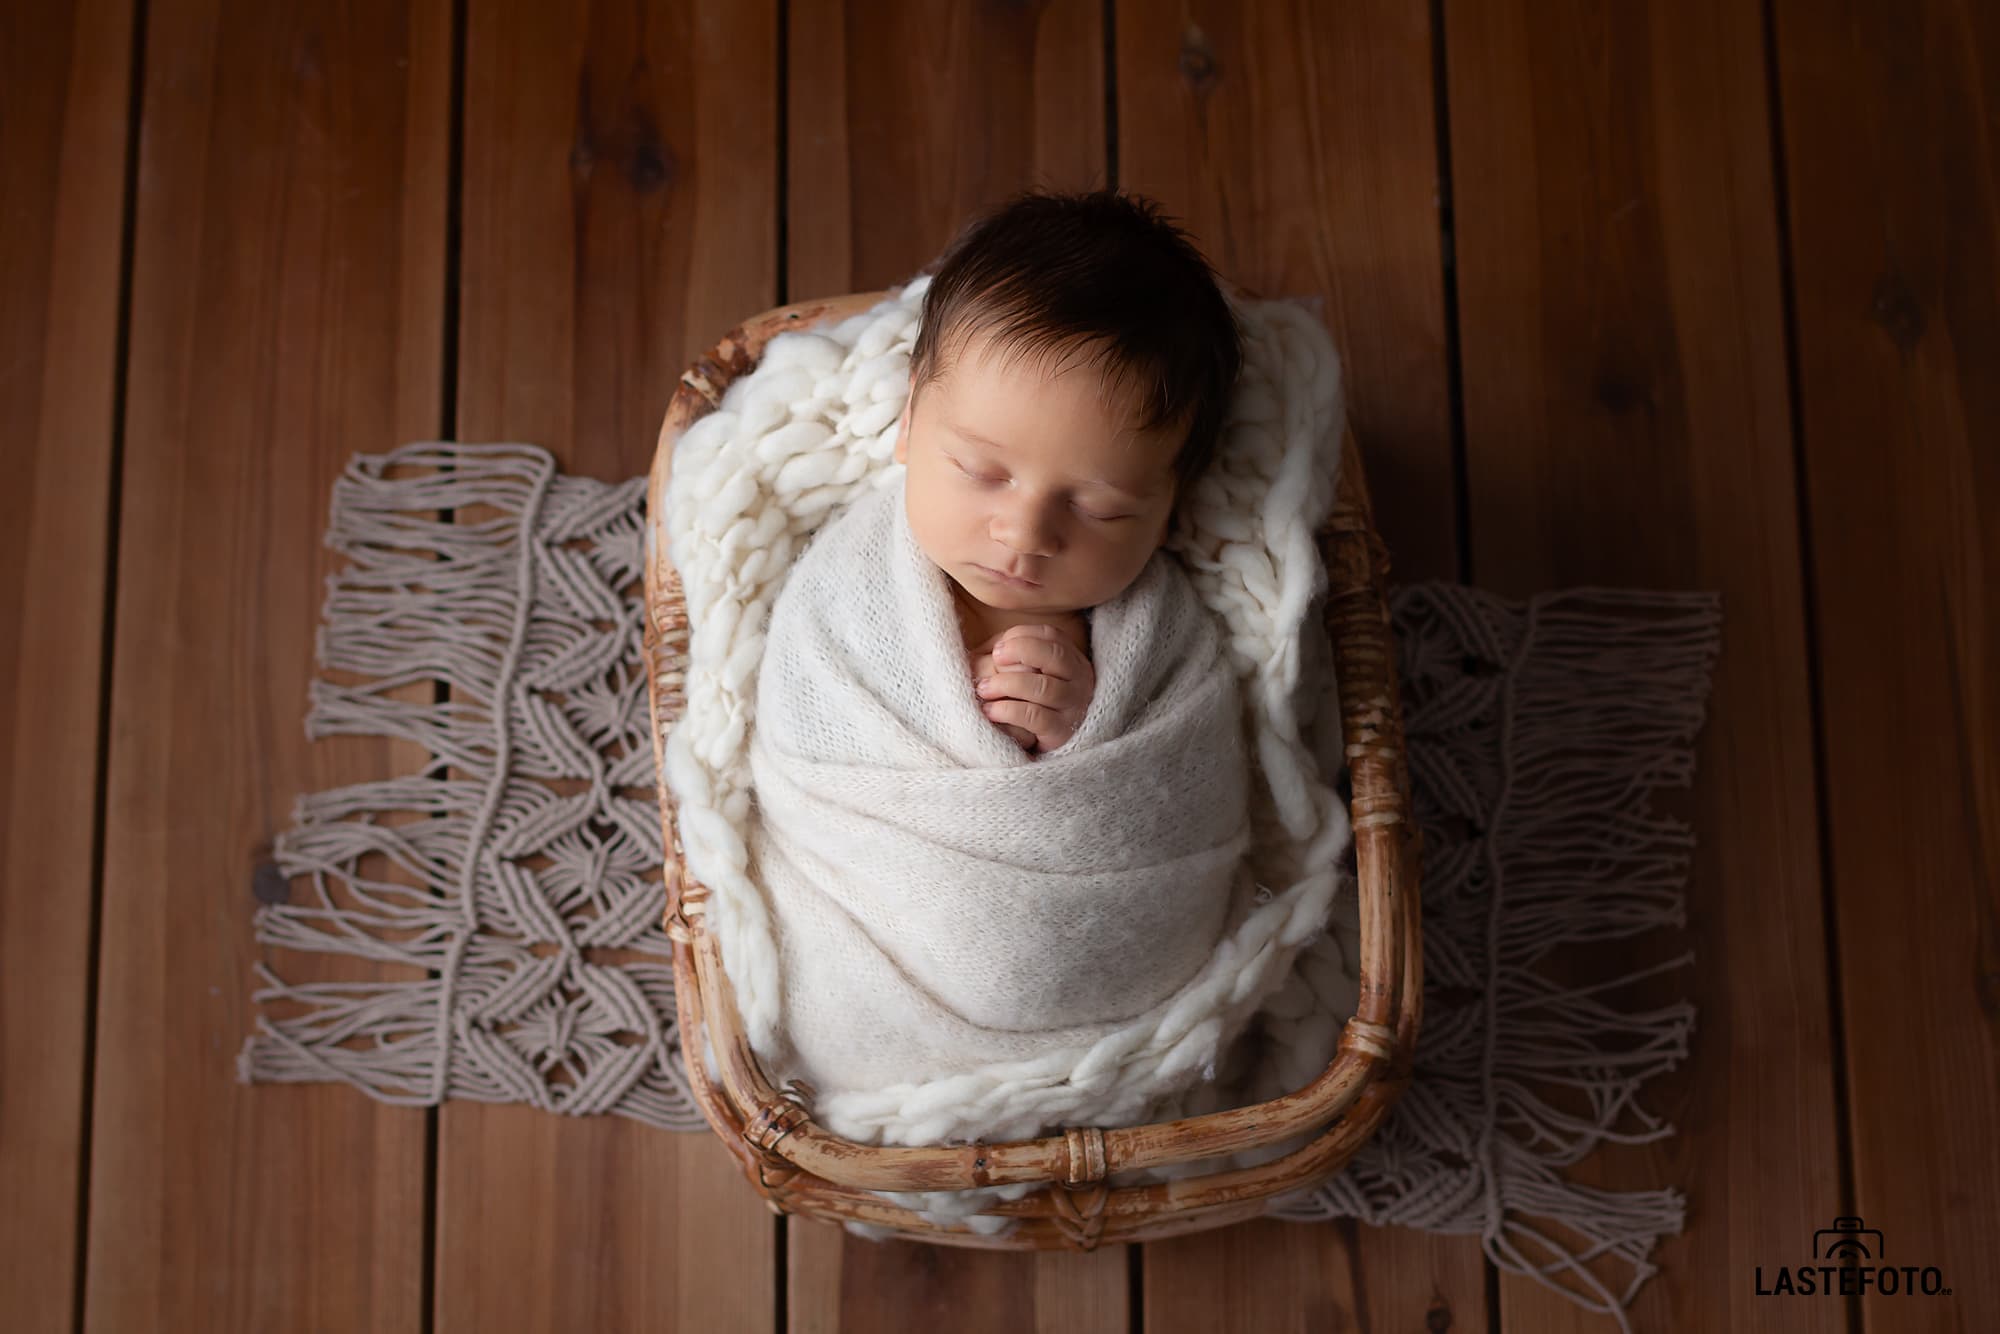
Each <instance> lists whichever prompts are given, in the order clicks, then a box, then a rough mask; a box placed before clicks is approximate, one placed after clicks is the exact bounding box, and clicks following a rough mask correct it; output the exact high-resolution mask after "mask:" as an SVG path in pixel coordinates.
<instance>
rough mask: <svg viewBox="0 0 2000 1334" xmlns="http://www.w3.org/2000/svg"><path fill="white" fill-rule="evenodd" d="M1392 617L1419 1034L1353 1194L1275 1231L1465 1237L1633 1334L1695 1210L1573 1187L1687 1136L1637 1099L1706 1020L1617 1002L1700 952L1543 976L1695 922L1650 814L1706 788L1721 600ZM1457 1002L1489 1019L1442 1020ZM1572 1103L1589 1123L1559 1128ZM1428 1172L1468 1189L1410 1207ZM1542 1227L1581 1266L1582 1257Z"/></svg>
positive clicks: (1505, 607) (1443, 595) (1603, 598)
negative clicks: (1420, 862) (1630, 1153)
mask: <svg viewBox="0 0 2000 1334" xmlns="http://www.w3.org/2000/svg"><path fill="white" fill-rule="evenodd" d="M1394 604H1395V616H1396V619H1397V620H1398V621H1399V622H1404V623H1405V629H1404V633H1403V635H1402V640H1401V642H1402V648H1403V652H1404V655H1405V660H1404V662H1403V664H1402V667H1403V680H1404V690H1405V711H1406V713H1407V714H1408V730H1409V734H1410V746H1409V750H1410V758H1411V763H1412V766H1413V772H1412V786H1413V787H1414V788H1415V789H1416V790H1415V792H1414V794H1413V795H1414V798H1415V801H1416V806H1417V813H1418V817H1419V822H1420V823H1421V824H1422V825H1423V826H1424V831H1425V855H1424V872H1423V882H1422V892H1423V895H1424V914H1423V930H1424V933H1425V939H1424V956H1425V972H1426V980H1425V990H1426V1002H1427V1003H1426V1014H1425V1028H1424V1031H1423V1032H1422V1034H1421V1035H1420V1037H1419V1040H1418V1051H1417V1053H1416V1056H1415V1070H1414V1077H1413V1080H1412V1083H1411V1086H1410V1088H1409V1090H1408V1092H1407V1093H1406V1094H1405V1095H1404V1097H1403V1099H1402V1100H1401V1101H1399V1103H1398V1104H1397V1107H1396V1109H1395V1111H1394V1112H1393V1113H1392V1114H1391V1116H1390V1117H1389V1118H1388V1120H1387V1121H1386V1122H1385V1123H1384V1125H1383V1126H1382V1127H1381V1129H1380V1131H1379V1132H1378V1134H1377V1135H1376V1136H1375V1137H1374V1138H1373V1139H1371V1140H1370V1141H1369V1142H1368V1143H1367V1144H1365V1145H1363V1147H1362V1148H1361V1150H1360V1151H1359V1152H1358V1153H1357V1155H1356V1157H1355V1159H1354V1160H1353V1161H1352V1162H1350V1163H1349V1165H1348V1167H1347V1168H1346V1169H1345V1170H1344V1171H1343V1173H1342V1174H1341V1175H1340V1176H1338V1177H1336V1178H1334V1179H1333V1180H1332V1181H1330V1182H1328V1183H1326V1184H1324V1185H1322V1186H1321V1187H1319V1188H1317V1189H1316V1190H1315V1191H1313V1192H1310V1193H1308V1194H1305V1195H1304V1196H1303V1198H1294V1199H1292V1200H1291V1201H1290V1202H1288V1203H1286V1204H1284V1205H1283V1206H1282V1207H1279V1208H1274V1210H1273V1211H1272V1212H1273V1215H1274V1216H1277V1217H1282V1218H1287V1219H1292V1220H1296V1221H1309V1220H1313V1219H1322V1218H1330V1217H1337V1216H1342V1215H1356V1216H1359V1217H1361V1218H1363V1219H1364V1220H1366V1221H1368V1222H1370V1223H1378V1224H1379V1223H1399V1224H1403V1225H1405V1226H1410V1227H1416V1228H1420V1229H1423V1230H1426V1231H1433V1232H1441V1233H1470V1232H1476V1233H1478V1234H1479V1235H1480V1237H1481V1239H1482V1244H1483V1246H1484V1249H1485V1251H1486V1254H1487V1255H1488V1256H1489V1257H1490V1258H1491V1259H1492V1261H1493V1263H1494V1264H1495V1265H1497V1266H1498V1267H1500V1268H1502V1269H1505V1270H1508V1271H1509V1272H1512V1273H1518V1274H1525V1275H1528V1276H1531V1277H1533V1278H1535V1279H1536V1280H1537V1281H1539V1282H1541V1283H1543V1284H1545V1285H1547V1286H1549V1287H1551V1288H1554V1289H1555V1290H1556V1291H1558V1292H1561V1293H1562V1294H1563V1295H1564V1296H1566V1297H1569V1298H1570V1299H1571V1300H1573V1301H1575V1302H1577V1303H1578V1304H1579V1305H1582V1306H1584V1307H1586V1308H1588V1309H1590V1310H1594V1311H1601V1312H1605V1313H1607V1314H1609V1315H1611V1316H1613V1317H1614V1318H1615V1319H1616V1320H1617V1322H1618V1323H1619V1325H1620V1327H1621V1328H1625V1329H1629V1323H1628V1321H1627V1317H1626V1307H1627V1306H1628V1305H1629V1304H1630V1302H1631V1300H1632V1298H1633V1296H1634V1294H1635V1293H1636V1292H1637V1290H1638V1288H1639V1287H1640V1285H1641V1284H1643V1283H1644V1282H1645V1280H1646V1279H1647V1278H1648V1277H1650V1276H1651V1275H1652V1274H1653V1273H1654V1272H1655V1270H1656V1266H1654V1265H1653V1264H1652V1262H1651V1260H1650V1256H1651V1254H1652V1251H1653V1248H1654V1245H1655V1243H1656V1242H1657V1240H1658V1238H1659V1237H1661V1236H1662V1235H1665V1234H1669V1233H1672V1234H1678V1233H1679V1232H1680V1231H1681V1230H1682V1228H1683V1226H1684V1223H1685V1212H1686V1200H1685V1197H1684V1196H1683V1195H1682V1194H1681V1193H1680V1192H1678V1191H1675V1190H1671V1189H1665V1190H1643V1191H1622V1192H1621V1191H1606V1190H1600V1189H1596V1188H1594V1187H1591V1186H1587V1185H1583V1184H1581V1183H1578V1182H1573V1181H1570V1180H1567V1179H1566V1178H1565V1177H1564V1176H1563V1174H1562V1172H1561V1171H1560V1169H1562V1168H1565V1167H1569V1166H1572V1165H1574V1164H1576V1163H1578V1162H1580V1161H1581V1160H1582V1159H1584V1158H1585V1157H1586V1156H1588V1155H1589V1154H1590V1153H1591V1152H1592V1151H1593V1150H1595V1149H1596V1148H1597V1147H1598V1146H1599V1145H1600V1144H1603V1143H1605V1142H1607V1141H1610V1142H1616V1143H1623V1144H1643V1143H1647V1142H1650V1141H1654V1140H1658V1139H1661V1138H1664V1137H1666V1136H1668V1135H1671V1134H1672V1133H1674V1128H1673V1127H1672V1126H1671V1125H1668V1124H1665V1123H1663V1122H1662V1121H1660V1120H1659V1119H1658V1118H1657V1117H1655V1116H1653V1115H1652V1114H1651V1113H1649V1112H1647V1111H1646V1110H1645V1109H1644V1108H1643V1107H1641V1106H1640V1105H1639V1102H1638V1096H1639V1093H1640V1091H1641V1089H1642V1087H1643V1086H1644V1085H1645V1084H1646V1082H1647V1081H1648V1080H1650V1079H1652V1078H1653V1077H1655V1076H1657V1075H1661V1074H1664V1073H1666V1072H1668V1071H1670V1070H1673V1069H1674V1068H1675V1067H1676V1066H1678V1065H1679V1063H1680V1062H1681V1061H1682V1060H1683V1059H1684V1058H1685V1057H1686V1056H1687V1052H1688V1038H1689V1035H1690V1032H1691V1030H1692V1028H1693V1024H1694V1019H1695V1012H1694V1007H1693V1005H1692V1004H1691V1003H1689V1002H1686V1001H1681V1002H1676V1003H1674V1004H1671V1005H1666V1006H1662V1007H1658V1008H1631V1009H1624V1008H1620V1007H1618V1006H1617V1005H1615V1004H1613V1003H1611V1002H1610V1001H1608V1000H1607V999H1606V993H1609V992H1614V991H1616V990H1618V989H1620V988H1622V987H1626V986H1629V985H1631V984H1633V983H1636V982H1640V981H1643V980H1644V979H1646V978H1648V977H1651V976H1653V975H1655V974H1658V973H1661V972H1664V971H1667V970H1670V969H1675V968H1679V967H1681V966H1683V965H1686V964H1689V963H1692V962H1693V961H1694V955H1693V954H1692V953H1691V952H1689V953H1685V954H1682V955H1680V956H1678V957H1676V958H1673V959H1669V960H1666V961H1665V962H1662V963H1657V964H1653V965H1650V966H1646V967H1641V968H1635V969H1632V970H1630V971H1628V972H1625V973H1623V974H1620V975H1618V976H1614V977H1609V978H1606V979H1604V980H1602V981H1598V982H1594V983H1591V984H1589V985H1582V986H1564V985H1561V984H1559V983H1557V982H1556V981H1554V980H1552V979H1551V978H1550V977H1548V976H1547V975H1546V974H1545V973H1544V971H1543V969H1542V965H1543V964H1544V961H1545V960H1547V958H1548V956H1549V955H1550V954H1551V953H1552V952H1554V951H1555V950H1557V949H1558V948H1560V947H1563V946H1574V945H1582V944H1591V943H1602V942H1607V941H1616V940H1627V939H1630V938H1632V937H1635V936H1642V935H1644V934H1646V933H1648V932H1651V931H1653V930H1656V929H1658V928H1661V927H1683V926H1685V925H1686V921H1687V917H1686V907H1685V900H1684V896H1683V883H1684V880H1685V876H1686V872H1687V869H1688V865H1689V863H1690V861H1691V858H1692V850H1693V846H1694V838H1693V831H1692V830H1691V829H1690V828H1689V827H1688V826H1686V825H1685V824H1684V823H1683V822H1681V821H1678V820H1674V819H1671V818H1667V817H1664V816H1661V815H1658V814H1656V813H1654V812H1653V811H1652V810H1651V808H1650V800H1651V797H1652V794H1653V793H1654V792H1655V791H1657V790H1659V789H1661V788H1665V787H1686V786H1688V785H1689V784H1690V782H1691V781H1692V778H1693V773H1694V749H1693V741H1694V738H1695V735H1696V734H1697V733H1698V732H1699V730H1700V728H1701V725H1702V721H1703V717H1704V713H1705V709H1706V700H1707V695H1708V689H1709V682H1710V676H1711V672H1712V667H1713V663H1714V661H1715V658H1716V655H1717V654H1718V652H1719V650H1720V636H1721V606H1720V598H1719V596H1718V595H1715V594H1710V593H1648V592H1636V591H1627V590H1608V589H1598V588H1579V589H1571V590H1565V591H1562V592H1557V593H1549V594H1544V595H1541V596H1538V597H1535V598H1533V599H1532V600H1530V601H1529V602H1528V603H1527V604H1526V605H1525V607H1523V606H1520V605H1517V604H1509V603H1505V602H1502V601H1501V600H1499V599H1497V598H1494V597H1492V596H1490V595H1488V594H1485V593H1481V592H1479V591H1477V590H1475V589H1470V588H1463V587H1458V586H1451V585H1420V586H1415V587H1410V588H1404V589H1399V590H1398V591H1397V593H1396V595H1395V598H1394ZM1413 629H1414V630H1415V631H1416V632H1415V633H1413V632H1412V631H1413ZM1455 653H1457V654H1462V655H1463V656H1462V657H1460V658H1458V659H1457V660H1454V659H1453V655H1454V654H1455ZM1426 654H1428V657H1426V656H1425V655H1426ZM1475 734H1483V736H1484V744H1483V745H1474V744H1469V743H1470V742H1471V741H1472V740H1473V738H1474V736H1475ZM1468 900H1472V901H1478V900H1483V910H1474V911H1467V910H1465V905H1466V904H1467V902H1468ZM1475 906H1476V904H1475ZM1453 994H1458V995H1466V996H1471V997H1476V999H1475V1000H1473V1001H1471V1002H1470V1003H1461V1004H1459V1005H1456V1006H1453V1005H1450V1004H1449V1003H1446V1002H1443V1001H1441V999H1440V998H1441V997H1448V996H1450V995H1453ZM1558 1089H1560V1090H1565V1091H1567V1092H1568V1093H1569V1095H1570V1100H1575V1099H1578V1098H1581V1099H1582V1100H1583V1101H1585V1102H1586V1103H1587V1105H1588V1107H1589V1112H1588V1114H1584V1115H1579V1114H1577V1113H1575V1112H1573V1111H1569V1110H1565V1109H1564V1107H1563V1106H1561V1105H1559V1104H1558V1102H1557V1101H1556V1100H1555V1098H1554V1097H1553V1096H1552V1094H1553V1091H1554V1090H1558ZM1468 1130H1469V1131H1470V1132H1471V1133H1470V1134H1468V1133H1467V1131H1468ZM1439 1155H1448V1157H1449V1160H1451V1161H1454V1162H1457V1161H1462V1162H1463V1163H1464V1165H1465V1166H1464V1170H1463V1171H1462V1172H1461V1173H1460V1174H1459V1175H1458V1176H1457V1179H1456V1180H1455V1181H1454V1180H1452V1179H1450V1178H1440V1179H1437V1180H1434V1181H1432V1182H1431V1183H1430V1184H1431V1186H1432V1187H1433V1189H1432V1190H1430V1191H1428V1192H1414V1191H1411V1190H1409V1189H1407V1187H1408V1185H1409V1184H1411V1182H1412V1181H1413V1180H1414V1179H1416V1178H1419V1177H1422V1176H1426V1175H1428V1173H1427V1172H1422V1171H1417V1170H1415V1169H1416V1168H1417V1167H1418V1166H1419V1165H1420V1163H1421V1160H1424V1159H1430V1160H1432V1161H1433V1162H1435V1161H1436V1160H1437V1159H1438V1157H1439ZM1529 1220H1535V1222H1540V1223H1554V1224H1558V1225H1560V1226H1561V1227H1562V1228H1563V1229H1566V1230H1567V1231H1568V1232H1569V1233H1571V1234H1574V1235H1576V1236H1579V1237H1581V1238H1583V1239H1584V1244H1583V1246H1582V1247H1581V1248H1579V1249H1577V1250H1575V1251H1572V1249H1571V1248H1570V1247H1569V1246H1568V1245H1566V1244H1565V1243H1564V1242H1563V1241H1561V1240H1559V1239H1558V1238H1557V1237H1554V1236H1551V1235H1550V1234H1549V1232H1548V1231H1547V1230H1546V1229H1545V1228H1543V1227H1537V1226H1534V1225H1533V1224H1532V1223H1531V1222H1530V1221H1529ZM1601 1256H1609V1257H1612V1258H1613V1259H1614V1260H1615V1261H1616V1262H1617V1264H1619V1265H1622V1266H1623V1267H1624V1268H1625V1270H1626V1271H1627V1272H1628V1277H1627V1278H1626V1280H1625V1281H1624V1282H1623V1284H1622V1285H1616V1284H1615V1281H1614V1282H1612V1283H1607V1281H1606V1280H1605V1279H1604V1278H1602V1277H1600V1275H1599V1274H1598V1273H1596V1272H1594V1269H1593V1262H1594V1261H1597V1260H1598V1259H1599V1257H1601ZM1614 1286H1615V1287H1616V1290H1615V1291H1614Z"/></svg>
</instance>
